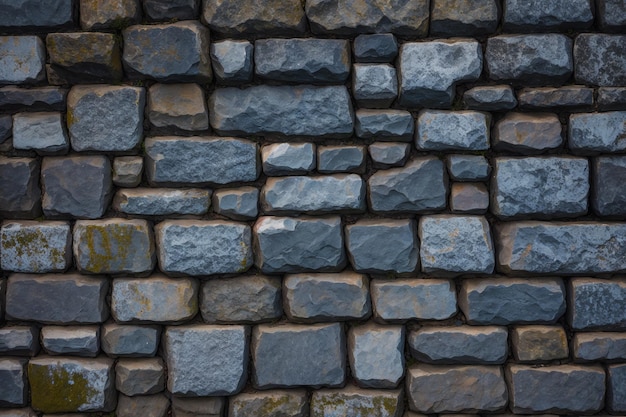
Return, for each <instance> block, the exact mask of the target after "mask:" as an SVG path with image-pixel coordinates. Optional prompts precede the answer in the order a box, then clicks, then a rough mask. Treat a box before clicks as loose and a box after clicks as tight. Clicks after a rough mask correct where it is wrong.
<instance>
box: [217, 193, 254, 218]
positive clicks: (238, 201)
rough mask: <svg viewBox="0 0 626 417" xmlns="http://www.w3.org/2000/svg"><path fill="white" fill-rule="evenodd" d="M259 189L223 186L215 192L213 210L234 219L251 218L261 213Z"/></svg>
mask: <svg viewBox="0 0 626 417" xmlns="http://www.w3.org/2000/svg"><path fill="white" fill-rule="evenodd" d="M259 194H260V193H259V189H258V188H255V187H238V188H221V189H219V190H215V192H214V193H213V211H215V212H216V213H218V214H222V215H224V216H226V217H228V218H229V219H233V220H251V219H254V218H256V217H257V215H258V214H259Z"/></svg>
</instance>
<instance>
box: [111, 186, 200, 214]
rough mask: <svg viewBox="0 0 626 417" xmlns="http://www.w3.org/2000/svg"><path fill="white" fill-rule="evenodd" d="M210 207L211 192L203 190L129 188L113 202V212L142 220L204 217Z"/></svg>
mask: <svg viewBox="0 0 626 417" xmlns="http://www.w3.org/2000/svg"><path fill="white" fill-rule="evenodd" d="M210 205H211V190H207V189H201V188H186V189H183V190H181V189H176V188H128V189H120V190H118V191H117V193H116V194H115V197H114V198H113V209H114V210H116V211H119V212H121V213H125V214H131V215H133V214H134V215H139V216H171V215H183V214H194V215H198V216H199V215H203V214H206V212H207V211H209V206H210Z"/></svg>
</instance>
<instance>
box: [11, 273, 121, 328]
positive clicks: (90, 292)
mask: <svg viewBox="0 0 626 417" xmlns="http://www.w3.org/2000/svg"><path fill="white" fill-rule="evenodd" d="M108 289H109V283H108V280H107V279H106V278H101V277H85V276H82V275H77V274H65V275H27V274H13V275H11V276H10V277H9V281H8V284H7V293H6V318H7V319H12V320H26V321H38V322H40V323H46V324H61V325H69V324H93V323H102V322H104V321H105V320H106V319H107V317H108V316H109V308H108V306H107V304H106V300H105V299H106V296H107V292H108ZM67 300H72V302H71V303H68V302H67Z"/></svg>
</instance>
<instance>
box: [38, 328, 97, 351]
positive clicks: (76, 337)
mask: <svg viewBox="0 0 626 417" xmlns="http://www.w3.org/2000/svg"><path fill="white" fill-rule="evenodd" d="M41 345H42V346H43V348H44V350H45V351H46V353H48V354H49V355H71V356H86V357H91V358H95V357H96V356H97V355H98V352H99V351H100V327H98V326H44V327H42V328H41Z"/></svg>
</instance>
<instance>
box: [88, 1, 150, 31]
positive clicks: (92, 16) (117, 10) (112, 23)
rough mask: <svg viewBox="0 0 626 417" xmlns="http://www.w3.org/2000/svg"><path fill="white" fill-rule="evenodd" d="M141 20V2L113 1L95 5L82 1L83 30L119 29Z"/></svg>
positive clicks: (91, 2)
mask: <svg viewBox="0 0 626 417" xmlns="http://www.w3.org/2000/svg"><path fill="white" fill-rule="evenodd" d="M140 19H141V4H140V2H139V0H113V1H107V2H105V3H94V2H93V1H92V0H80V26H81V27H82V28H83V30H100V29H114V30H116V29H119V28H120V27H125V26H128V25H132V24H134V23H137V22H138V21H139V20H140Z"/></svg>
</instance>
